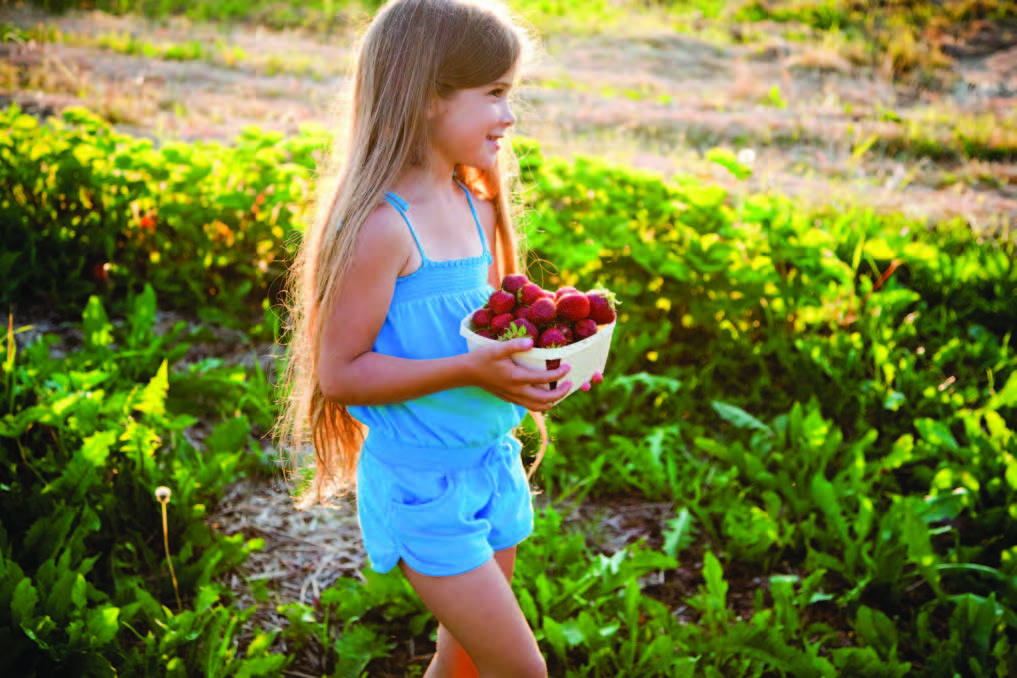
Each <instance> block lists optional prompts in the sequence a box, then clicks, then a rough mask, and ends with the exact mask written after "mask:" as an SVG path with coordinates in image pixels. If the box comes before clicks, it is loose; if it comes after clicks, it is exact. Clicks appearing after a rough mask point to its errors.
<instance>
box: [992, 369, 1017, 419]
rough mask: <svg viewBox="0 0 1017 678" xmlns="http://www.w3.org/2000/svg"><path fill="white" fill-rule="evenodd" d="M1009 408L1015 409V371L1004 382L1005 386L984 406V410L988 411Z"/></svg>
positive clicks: (1016, 380) (1016, 372) (1016, 390)
mask: <svg viewBox="0 0 1017 678" xmlns="http://www.w3.org/2000/svg"><path fill="white" fill-rule="evenodd" d="M1011 407H1017V370H1014V371H1013V372H1011V373H1010V378H1009V379H1007V380H1006V386H1004V387H1003V388H1002V389H1001V390H999V391H997V392H996V393H995V394H994V395H993V396H992V398H990V399H989V402H988V404H986V408H987V409H990V410H1002V409H1004V408H1011Z"/></svg>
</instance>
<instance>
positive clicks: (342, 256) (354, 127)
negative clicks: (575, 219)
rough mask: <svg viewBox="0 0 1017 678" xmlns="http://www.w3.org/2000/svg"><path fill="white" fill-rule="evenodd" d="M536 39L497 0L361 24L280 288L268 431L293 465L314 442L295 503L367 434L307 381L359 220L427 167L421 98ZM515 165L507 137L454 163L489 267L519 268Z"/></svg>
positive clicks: (435, 6) (417, 3) (428, 5)
mask: <svg viewBox="0 0 1017 678" xmlns="http://www.w3.org/2000/svg"><path fill="white" fill-rule="evenodd" d="M535 45H536V41H535V40H534V39H533V38H532V37H531V33H530V32H528V31H527V30H524V29H523V27H522V24H521V22H519V20H518V19H516V18H514V17H512V16H511V15H510V14H509V12H508V10H507V9H506V8H505V7H504V6H503V5H501V4H498V3H497V2H494V1H491V2H481V1H480V0H392V1H391V2H389V3H387V4H386V5H385V6H384V7H382V8H381V9H380V10H379V11H378V13H377V15H376V16H375V18H374V19H373V21H371V23H370V24H369V26H368V28H367V30H366V31H365V32H364V33H363V36H362V37H361V39H360V44H359V47H358V49H357V58H356V61H355V63H354V66H353V78H352V80H353V83H352V84H353V93H352V100H349V101H348V103H347V102H346V99H344V98H343V97H342V96H340V98H339V99H337V102H338V110H337V117H338V119H339V120H341V121H342V125H341V128H340V130H339V133H338V134H337V135H336V138H335V141H334V142H333V144H332V148H331V149H330V151H329V156H328V158H327V159H326V161H325V162H324V163H323V166H324V167H325V170H324V172H319V176H318V177H317V179H318V181H317V185H316V192H315V196H314V199H313V204H312V210H311V214H312V218H311V220H310V223H309V224H308V226H307V228H306V230H305V232H304V236H303V238H302V241H301V243H300V247H299V250H298V253H297V257H296V260H295V262H294V265H293V267H292V268H291V270H290V275H289V280H288V285H287V294H288V296H287V299H286V306H287V311H288V315H287V319H286V330H287V332H288V333H289V334H290V342H289V346H288V350H287V357H286V364H285V368H284V370H283V376H282V382H281V384H280V388H281V390H282V393H283V394H284V397H283V399H282V402H281V405H282V411H281V414H280V418H279V420H278V421H277V422H276V427H275V429H274V431H273V433H274V435H275V439H276V442H277V444H278V446H279V449H280V451H281V453H282V455H283V457H284V459H285V460H286V461H287V462H288V463H289V464H288V465H289V467H290V470H291V471H295V472H297V473H299V472H300V471H302V470H303V468H304V467H305V466H306V464H305V460H306V459H307V457H308V456H309V455H308V454H307V452H306V451H307V450H308V447H309V446H311V447H313V449H314V456H315V474H314V478H313V480H312V481H311V483H310V486H309V487H304V488H298V489H299V491H300V492H301V493H303V494H304V497H303V499H304V500H305V501H306V500H307V499H312V498H313V500H314V501H323V500H324V499H325V498H327V497H329V496H332V495H335V494H337V493H341V492H343V491H345V490H347V489H349V488H350V487H352V486H353V484H354V482H355V478H356V466H357V458H358V456H359V453H360V447H361V444H362V442H363V439H364V436H365V435H366V430H365V427H364V426H363V425H361V424H360V423H359V422H358V421H357V420H355V419H354V418H353V417H352V416H351V415H350V413H349V412H348V410H347V408H346V407H345V406H344V405H342V404H340V403H337V402H335V401H334V400H329V399H327V398H325V396H324V394H323V393H322V391H321V387H320V385H319V382H318V352H319V348H320V343H321V336H322V328H323V326H324V323H325V322H326V318H327V316H328V311H327V309H329V308H331V307H333V306H334V304H335V302H336V300H337V298H338V295H339V291H340V288H341V285H342V282H343V280H344V278H345V276H346V274H347V272H348V271H349V269H350V263H351V258H352V256H353V251H354V245H355V244H356V242H357V237H358V236H359V234H360V229H361V228H362V227H363V225H364V222H365V221H366V220H367V217H368V216H369V215H370V214H371V212H372V211H373V210H374V209H375V207H376V206H377V205H378V204H379V203H380V201H381V200H382V197H383V195H384V193H385V191H386V190H388V188H389V187H390V186H391V185H392V184H393V183H394V182H395V180H396V178H397V177H398V176H399V174H400V173H401V172H402V171H403V170H404V169H405V168H407V167H411V166H420V165H426V164H427V162H428V149H429V148H430V138H429V128H428V124H427V116H426V112H427V107H428V104H429V102H430V101H432V98H433V97H434V96H439V97H448V96H450V95H452V94H453V93H454V92H455V91H456V90H460V89H468V88H474V87H480V86H482V85H485V84H487V83H490V82H493V81H495V80H497V79H498V78H499V77H501V76H503V75H504V74H505V73H507V72H508V71H509V70H510V69H511V68H512V67H513V66H519V65H521V64H522V63H525V61H526V60H527V59H528V58H529V57H530V55H531V54H532V49H533V48H534V46H535ZM518 168H519V165H518V161H517V159H516V157H515V155H514V154H513V152H512V148H511V145H510V144H505V145H504V146H503V147H502V150H501V151H499V154H498V160H497V163H496V165H495V167H493V168H492V169H490V170H482V169H479V168H475V167H467V166H462V165H457V166H456V167H455V175H456V178H457V179H459V180H460V181H461V182H463V183H464V184H466V186H467V187H468V188H469V189H470V190H471V191H472V192H473V194H474V195H475V196H477V197H479V198H481V199H484V200H490V201H491V202H492V203H493V205H494V208H495V215H496V219H497V224H496V232H495V233H496V236H495V242H494V243H493V244H494V250H495V251H496V252H497V253H498V260H497V267H498V272H499V276H504V275H506V274H508V273H516V272H518V271H519V270H520V268H521V262H522V260H523V254H524V253H523V245H522V243H523V241H522V238H521V236H520V235H519V233H517V231H516V229H515V227H514V226H513V224H514V223H515V221H516V220H515V219H514V218H513V217H514V216H515V215H516V212H517V211H518V206H517V203H516V201H515V199H514V191H515V190H516V186H517V178H518ZM537 419H538V428H539V429H540V430H541V435H542V438H543V439H544V445H545V447H546V433H545V432H544V427H543V421H540V420H539V417H538V418H537ZM312 495H313V497H312Z"/></svg>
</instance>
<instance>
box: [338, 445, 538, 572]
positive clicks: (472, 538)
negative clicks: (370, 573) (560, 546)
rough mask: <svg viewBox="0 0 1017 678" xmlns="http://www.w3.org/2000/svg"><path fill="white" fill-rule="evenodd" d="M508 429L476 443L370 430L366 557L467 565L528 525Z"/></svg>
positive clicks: (388, 563) (363, 520) (425, 568)
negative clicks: (405, 438) (407, 438)
mask: <svg viewBox="0 0 1017 678" xmlns="http://www.w3.org/2000/svg"><path fill="white" fill-rule="evenodd" d="M521 449H522V446H521V445H520V443H519V441H518V440H516V439H515V438H514V437H512V436H511V435H510V434H506V435H505V436H503V437H501V438H499V439H497V440H495V441H494V442H492V443H490V444H487V445H480V446H476V447H460V448H447V447H414V446H407V445H406V444H405V443H401V442H396V441H394V440H385V439H383V438H381V437H380V436H378V435H372V434H370V433H369V434H368V436H367V440H365V441H364V446H363V449H362V451H361V454H360V461H359V463H358V465H357V516H358V519H359V521H360V530H361V532H362V534H363V537H364V547H365V549H366V550H367V555H368V558H370V560H371V565H372V567H374V569H375V570H377V571H378V572H388V571H389V570H391V569H392V568H393V567H395V566H396V565H397V564H398V562H399V560H400V559H402V560H404V561H406V564H407V565H409V566H410V567H411V568H413V569H414V570H416V571H417V572H420V573H422V574H426V575H431V576H435V577H444V576H451V575H456V574H462V573H464V572H469V571H470V570H473V569H475V568H477V567H480V566H481V565H483V564H484V563H486V562H487V561H488V560H490V559H491V557H492V556H493V555H494V552H495V551H500V550H502V549H506V548H510V547H512V546H515V545H516V544H518V543H519V542H521V541H523V540H524V539H526V537H528V536H529V535H530V533H531V532H532V531H533V504H532V500H531V495H530V485H529V482H528V481H527V479H526V473H525V472H524V470H523V464H522V459H521V458H520V455H519V452H520V450H521Z"/></svg>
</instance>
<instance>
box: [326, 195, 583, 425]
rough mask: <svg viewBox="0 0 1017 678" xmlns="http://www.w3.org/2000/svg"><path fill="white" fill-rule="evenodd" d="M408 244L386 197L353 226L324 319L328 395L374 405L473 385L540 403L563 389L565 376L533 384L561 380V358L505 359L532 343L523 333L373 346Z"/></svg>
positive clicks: (547, 403) (544, 405) (534, 405)
mask: <svg viewBox="0 0 1017 678" xmlns="http://www.w3.org/2000/svg"><path fill="white" fill-rule="evenodd" d="M410 252H411V250H410V249H409V245H408V243H407V238H406V237H405V233H404V226H403V223H402V221H401V220H400V218H399V216H398V214H396V212H395V210H394V209H392V208H390V207H388V206H387V205H386V206H381V207H379V208H378V209H376V210H375V211H374V212H373V213H372V214H371V216H370V217H369V218H368V219H367V222H366V223H365V224H364V227H363V229H362V230H361V232H360V236H359V238H358V240H357V244H356V247H355V248H354V256H353V261H352V264H351V268H350V272H349V275H348V276H347V278H346V281H345V283H344V284H343V287H342V290H341V291H340V294H339V298H338V300H337V301H336V304H335V306H334V307H333V308H332V309H331V310H330V311H328V316H327V318H326V319H325V326H324V328H323V335H322V338H321V349H320V353H319V356H318V369H319V373H318V381H319V384H320V386H321V390H322V392H323V393H324V394H325V396H326V397H327V398H331V399H334V400H336V401H338V402H340V403H342V404H344V405H380V404H385V403H395V402H403V401H406V400H411V399H413V398H419V397H421V396H424V395H428V394H430V393H435V392H437V391H444V390H447V389H450V388H458V387H462V386H479V387H481V388H484V389H485V390H487V391H490V392H491V393H494V394H495V395H497V396H499V397H500V398H503V399H504V400H508V401H510V402H515V403H517V404H519V405H523V406H524V407H527V408H529V409H535V410H540V411H544V410H547V409H550V407H551V406H552V405H553V404H554V403H555V402H556V401H557V400H559V399H560V398H561V397H563V396H564V395H565V393H566V392H567V391H568V385H567V382H563V383H561V384H559V386H558V388H557V389H555V390H553V391H547V390H544V389H541V388H539V385H541V384H546V383H549V382H551V381H558V380H561V378H562V377H563V376H564V375H565V374H566V373H567V371H568V367H567V366H566V365H563V366H562V367H561V368H559V369H558V370H550V371H547V372H539V371H535V370H528V369H526V368H523V367H519V366H517V365H516V364H515V363H513V362H512V360H511V357H510V356H511V354H512V353H514V352H517V351H523V350H527V349H529V348H530V346H532V342H531V341H530V340H528V339H520V340H513V341H509V342H505V343H504V344H500V345H497V346H493V347H490V348H486V349H485V350H481V351H476V352H473V353H465V354H462V355H458V356H452V357H449V358H438V359H434V360H411V359H407V358H397V357H394V356H388V355H383V354H380V353H375V352H374V351H373V350H372V349H373V346H374V341H375V339H376V338H377V336H378V333H379V332H380V331H381V327H382V325H383V324H384V322H385V316H386V315H387V314H388V309H389V306H390V305H391V303H392V295H393V292H394V291H395V281H396V277H397V276H398V275H399V271H400V270H401V269H402V267H403V265H404V264H405V262H406V260H407V259H408V257H409V255H410ZM421 340H422V341H426V338H422V339H421Z"/></svg>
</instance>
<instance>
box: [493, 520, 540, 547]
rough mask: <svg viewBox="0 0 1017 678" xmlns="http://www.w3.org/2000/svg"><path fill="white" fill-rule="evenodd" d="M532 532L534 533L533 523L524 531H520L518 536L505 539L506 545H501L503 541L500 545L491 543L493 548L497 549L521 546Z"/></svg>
mask: <svg viewBox="0 0 1017 678" xmlns="http://www.w3.org/2000/svg"><path fill="white" fill-rule="evenodd" d="M531 534H533V526H532V525H531V526H530V527H529V528H528V529H527V530H525V531H523V532H520V533H519V535H518V536H517V537H513V538H512V539H505V540H503V541H504V543H505V545H504V546H501V545H500V544H501V543H502V542H499V545H498V546H495V545H494V544H491V548H492V549H494V550H495V551H504V550H505V549H510V548H512V547H513V546H519V545H520V544H522V543H523V542H524V541H526V539H527V538H528V537H529V536H530V535H531Z"/></svg>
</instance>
